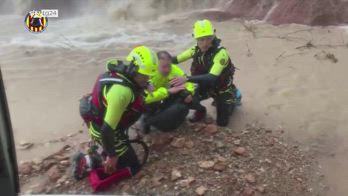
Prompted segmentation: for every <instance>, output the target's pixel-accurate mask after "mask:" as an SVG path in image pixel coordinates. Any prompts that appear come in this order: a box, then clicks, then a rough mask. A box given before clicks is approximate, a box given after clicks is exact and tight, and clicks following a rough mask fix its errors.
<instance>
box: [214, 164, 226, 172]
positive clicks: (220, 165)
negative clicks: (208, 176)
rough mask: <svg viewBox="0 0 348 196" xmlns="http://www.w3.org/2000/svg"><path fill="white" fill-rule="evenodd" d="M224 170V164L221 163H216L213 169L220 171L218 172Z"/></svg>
mask: <svg viewBox="0 0 348 196" xmlns="http://www.w3.org/2000/svg"><path fill="white" fill-rule="evenodd" d="M225 168H226V164H225V163H223V162H217V163H216V164H215V165H214V167H213V169H214V170H215V171H220V172H221V171H223V170H225Z"/></svg>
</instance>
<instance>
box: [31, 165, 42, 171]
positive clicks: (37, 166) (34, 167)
mask: <svg viewBox="0 0 348 196" xmlns="http://www.w3.org/2000/svg"><path fill="white" fill-rule="evenodd" d="M32 167H33V169H34V170H35V171H40V170H41V169H42V165H41V164H38V165H36V164H33V165H32Z"/></svg>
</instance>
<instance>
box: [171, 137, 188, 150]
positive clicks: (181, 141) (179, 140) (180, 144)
mask: <svg viewBox="0 0 348 196" xmlns="http://www.w3.org/2000/svg"><path fill="white" fill-rule="evenodd" d="M170 145H171V146H173V147H175V148H182V147H184V145H185V138H183V137H181V138H174V140H173V141H172V142H171V143H170Z"/></svg>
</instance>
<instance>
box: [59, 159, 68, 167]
mask: <svg viewBox="0 0 348 196" xmlns="http://www.w3.org/2000/svg"><path fill="white" fill-rule="evenodd" d="M59 164H61V165H63V166H67V167H68V166H70V161H69V160H62V161H60V162H59Z"/></svg>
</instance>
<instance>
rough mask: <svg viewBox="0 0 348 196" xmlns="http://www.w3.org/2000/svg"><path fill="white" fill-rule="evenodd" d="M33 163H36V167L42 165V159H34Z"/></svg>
mask: <svg viewBox="0 0 348 196" xmlns="http://www.w3.org/2000/svg"><path fill="white" fill-rule="evenodd" d="M33 163H34V164H35V165H39V164H42V159H39V158H34V159H33Z"/></svg>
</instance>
